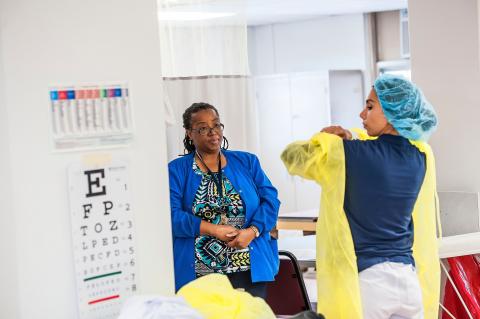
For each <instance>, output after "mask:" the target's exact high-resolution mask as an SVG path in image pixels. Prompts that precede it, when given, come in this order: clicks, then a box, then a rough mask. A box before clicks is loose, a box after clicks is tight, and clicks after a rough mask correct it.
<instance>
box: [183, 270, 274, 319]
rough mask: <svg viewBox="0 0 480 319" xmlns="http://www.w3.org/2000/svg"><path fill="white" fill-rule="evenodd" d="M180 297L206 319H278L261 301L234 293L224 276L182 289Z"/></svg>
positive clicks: (190, 284) (197, 281)
mask: <svg viewBox="0 0 480 319" xmlns="http://www.w3.org/2000/svg"><path fill="white" fill-rule="evenodd" d="M177 295H178V296H182V297H183V298H185V300H186V301H187V303H188V304H189V305H190V306H191V307H192V308H194V309H196V310H197V311H198V312H200V313H201V314H202V315H203V316H204V317H205V318H206V319H226V318H228V319H275V315H274V314H273V312H272V310H271V309H270V307H269V306H268V305H267V303H266V302H265V301H264V300H263V299H262V298H258V297H252V296H251V295H250V294H249V293H247V292H243V291H239V290H236V289H234V288H233V287H232V285H231V284H230V280H229V279H228V277H227V276H225V275H220V274H211V275H207V276H203V277H200V278H198V279H196V280H194V281H192V282H190V283H188V284H186V285H185V286H183V287H182V288H181V289H180V290H179V291H178V293H177Z"/></svg>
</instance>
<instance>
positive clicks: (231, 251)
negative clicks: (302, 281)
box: [168, 103, 280, 298]
mask: <svg viewBox="0 0 480 319" xmlns="http://www.w3.org/2000/svg"><path fill="white" fill-rule="evenodd" d="M183 127H184V128H185V139H184V140H183V143H184V146H185V152H186V155H185V156H182V157H180V158H177V159H175V160H173V161H171V162H170V163H169V165H168V168H169V178H170V205H171V219H172V232H173V250H174V264H175V265H174V266H175V287H176V290H178V289H180V288H181V287H182V286H183V285H185V284H187V283H188V282H190V281H192V280H194V279H195V278H197V277H200V276H203V275H207V274H210V273H221V274H225V275H227V276H228V278H229V279H230V281H231V282H232V285H233V287H234V288H243V289H245V290H246V291H247V292H250V293H251V294H252V295H254V296H259V297H263V298H265V295H266V282H268V281H273V280H274V277H275V275H276V274H277V272H278V266H279V259H278V249H277V243H276V240H275V239H273V238H271V237H270V230H272V229H273V228H274V226H275V224H276V221H277V216H278V209H279V206H280V202H279V200H278V198H277V190H276V189H275V188H274V187H273V186H272V184H271V182H270V180H269V179H268V177H267V176H266V175H265V173H264V172H263V170H262V168H261V167H260V163H259V161H258V158H257V157H256V156H255V155H253V154H250V153H247V152H240V151H228V150H227V148H228V141H227V139H226V138H225V137H224V136H223V128H224V125H223V124H222V123H221V122H220V117H219V114H218V111H217V109H216V108H215V107H213V106H212V105H210V104H207V103H194V104H192V105H191V106H190V107H189V108H188V109H187V110H185V113H184V114H183Z"/></svg>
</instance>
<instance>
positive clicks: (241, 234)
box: [228, 227, 255, 249]
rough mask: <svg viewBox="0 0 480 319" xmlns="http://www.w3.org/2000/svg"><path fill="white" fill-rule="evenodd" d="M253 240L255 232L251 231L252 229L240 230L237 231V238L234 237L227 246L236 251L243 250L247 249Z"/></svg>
mask: <svg viewBox="0 0 480 319" xmlns="http://www.w3.org/2000/svg"><path fill="white" fill-rule="evenodd" d="M254 239H255V232H254V231H253V229H251V228H250V227H249V228H245V229H241V230H239V231H238V235H237V237H235V239H233V240H232V241H231V242H229V243H228V246H229V247H232V248H237V249H244V248H247V247H248V245H250V243H251V242H252V240H254Z"/></svg>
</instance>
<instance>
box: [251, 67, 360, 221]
mask: <svg viewBox="0 0 480 319" xmlns="http://www.w3.org/2000/svg"><path fill="white" fill-rule="evenodd" d="M341 72H343V71H341ZM358 74H360V77H358ZM338 75H339V73H336V71H335V72H333V71H330V72H328V71H317V72H305V73H291V74H277V75H269V76H258V77H255V79H254V86H255V94H256V109H257V112H258V114H257V117H258V125H259V127H258V132H259V137H258V139H259V142H260V152H259V154H258V155H259V158H260V161H261V164H262V167H263V168H264V170H265V172H266V173H267V175H268V177H269V178H270V179H271V181H272V183H273V185H274V186H275V187H276V188H277V189H278V191H279V198H280V200H281V202H282V206H281V209H280V212H281V213H288V212H293V211H306V210H311V209H315V208H317V209H318V207H319V204H320V194H321V189H320V186H319V185H318V184H316V183H315V182H313V181H309V180H305V179H302V178H299V177H292V176H290V175H289V174H288V172H287V170H286V168H285V167H284V165H283V163H282V161H281V160H280V154H281V152H282V151H283V149H284V148H285V146H287V144H289V143H291V142H293V141H296V140H307V139H309V138H310V137H311V136H312V135H313V134H315V133H316V132H319V131H320V130H321V129H322V128H323V127H325V126H328V125H330V123H331V119H332V114H334V115H335V120H336V121H338V122H336V123H339V124H342V123H346V124H347V125H348V124H351V123H358V120H356V118H357V117H358V113H359V112H360V110H361V109H362V104H363V94H362V89H361V88H362V76H361V72H360V71H352V73H351V74H350V75H351V77H350V76H349V74H347V73H341V74H340V77H339V76H338ZM331 83H334V84H336V85H339V86H341V88H337V89H336V90H335V92H338V93H336V95H335V96H332V95H331V93H330V92H331V90H330V85H331ZM354 87H355V88H356V87H359V88H360V89H358V90H357V89H354ZM342 88H343V90H342ZM337 95H340V96H337ZM331 99H335V101H336V111H335V110H331V107H330V100H331Z"/></svg>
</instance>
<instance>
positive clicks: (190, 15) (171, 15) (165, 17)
mask: <svg viewBox="0 0 480 319" xmlns="http://www.w3.org/2000/svg"><path fill="white" fill-rule="evenodd" d="M234 15H235V13H234V12H187V11H160V12H159V13H158V18H159V19H160V20H161V21H196V20H209V19H218V18H225V17H231V16H234Z"/></svg>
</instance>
